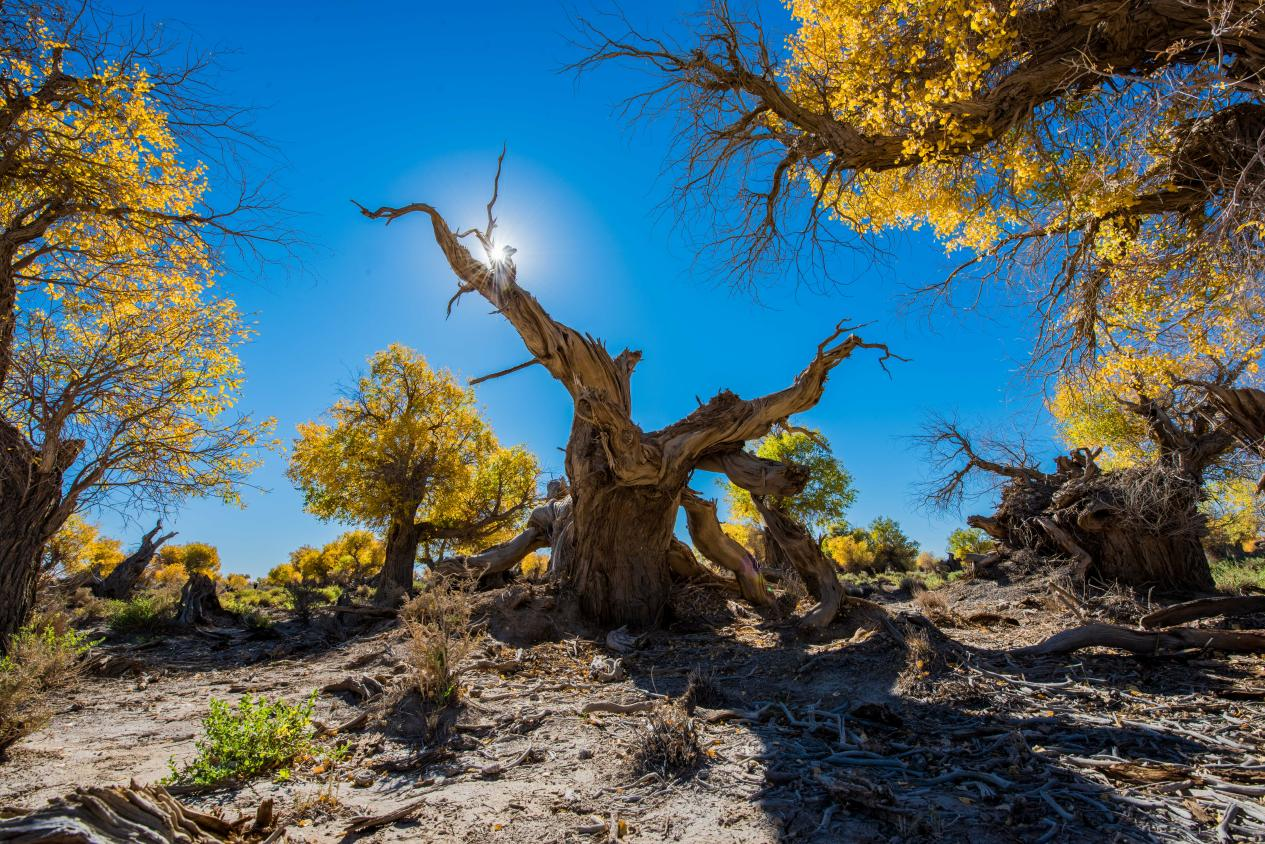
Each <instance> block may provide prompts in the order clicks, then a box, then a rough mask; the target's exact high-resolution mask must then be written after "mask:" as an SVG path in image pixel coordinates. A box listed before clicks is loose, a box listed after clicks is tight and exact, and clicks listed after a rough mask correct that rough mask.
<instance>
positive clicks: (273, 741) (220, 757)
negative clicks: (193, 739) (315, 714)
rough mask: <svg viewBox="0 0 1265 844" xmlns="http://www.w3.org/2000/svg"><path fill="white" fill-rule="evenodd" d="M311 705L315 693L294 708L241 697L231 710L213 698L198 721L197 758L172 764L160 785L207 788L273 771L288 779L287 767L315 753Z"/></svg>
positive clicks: (227, 704)
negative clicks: (199, 737)
mask: <svg viewBox="0 0 1265 844" xmlns="http://www.w3.org/2000/svg"><path fill="white" fill-rule="evenodd" d="M315 705H316V692H312V694H311V695H310V696H308V698H307V699H306V700H305V701H303V702H302V703H297V704H292V703H287V702H286V701H284V700H277V701H273V702H269V701H268V700H266V699H265V698H264V697H263V696H258V697H253V696H251V695H246V696H244V697H243V698H242V699H241V700H240V701H238V703H237V706H236V707H233V706H230V705H229V703H228V702H227V701H224V700H220V699H219V698H212V699H211V711H210V713H209V714H208V715H207V716H206V718H204V719H202V730H203V736H202V738H201V739H200V740H199V741H198V742H197V750H198V755H197V756H196V757H194V759H193V761H191V762H189V763H188V764H187V765H185V766H184V767H179V766H177V765H176V762H175V760H174V759H173V760H171V762H170V765H171V774H170V776H168V777H167V778H166V779H165V780H164V783H167V784H176V785H197V786H204V787H208V788H209V787H213V786H217V785H222V784H224V783H227V782H234V781H242V780H247V779H250V778H252V777H257V776H259V775H261V774H266V773H270V772H273V771H276V772H277V773H278V776H283V775H284V777H285V778H288V777H289V767H288V766H289V765H291V763H293V762H294V761H295V760H297V759H301V758H303V757H307V756H310V755H312V753H313V751H314V749H315V745H314V743H313V738H314V734H315V730H314V728H313V727H312V710H313V707H315Z"/></svg>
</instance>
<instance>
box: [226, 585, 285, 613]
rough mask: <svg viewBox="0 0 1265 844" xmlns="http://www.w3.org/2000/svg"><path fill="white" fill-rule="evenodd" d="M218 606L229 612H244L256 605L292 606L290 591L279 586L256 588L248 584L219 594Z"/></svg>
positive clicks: (281, 608)
mask: <svg viewBox="0 0 1265 844" xmlns="http://www.w3.org/2000/svg"><path fill="white" fill-rule="evenodd" d="M220 606H222V607H223V608H224V609H226V610H228V611H229V612H238V613H244V612H247V611H248V610H251V609H255V608H258V607H272V608H273V609H279V610H288V609H292V608H293V604H292V602H291V600H290V593H289V592H287V591H286V590H285V589H282V588H281V587H279V586H274V587H272V588H269V589H256V588H254V587H253V586H248V587H246V588H244V589H234V590H233V591H231V592H226V593H224V594H223V595H221V596H220Z"/></svg>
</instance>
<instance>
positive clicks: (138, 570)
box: [92, 519, 176, 601]
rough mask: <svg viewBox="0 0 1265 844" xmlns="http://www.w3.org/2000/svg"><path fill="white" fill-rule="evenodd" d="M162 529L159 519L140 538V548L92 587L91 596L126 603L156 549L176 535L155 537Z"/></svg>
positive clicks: (168, 534) (172, 533) (173, 532)
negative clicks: (151, 528)
mask: <svg viewBox="0 0 1265 844" xmlns="http://www.w3.org/2000/svg"><path fill="white" fill-rule="evenodd" d="M162 529H163V523H162V519H159V520H158V524H156V525H154V528H153V530H151V531H150V532H149V533H147V534H145V535H144V536H142V537H141V544H140V547H139V548H137V549H136V550H135V551H133V552H132V553H131V555H129V556H128V557H127V559H125V560H123V562H121V563H119V564H118V565H117V566H115V567H114V570H113V571H111V572H110V573H109V574H108V575H106V576H105V578H104V579H103V580H101V581H99V582H97V583H95V584H94V585H93V587H92V594H94V595H96V596H97V597H98V598H113V599H115V600H119V601H126V600H127V599H128V598H130V597H131V596H132V592H133V591H134V590H135V589H136V584H137V583H139V582H140V579H141V576H142V575H144V574H145V569H147V568H148V567H149V563H150V561H151V560H153V559H154V555H155V554H157V553H158V549H159V548H160V547H161V546H162V544H163V543H164V542H166V541H167V540H169V539H171V538H172V537H173V536H175V535H176V532H175V531H174V530H173V531H172V532H171V533H167V534H163V535H162V536H157V534H158V532H159V531H160V530H162ZM155 537H157V538H155Z"/></svg>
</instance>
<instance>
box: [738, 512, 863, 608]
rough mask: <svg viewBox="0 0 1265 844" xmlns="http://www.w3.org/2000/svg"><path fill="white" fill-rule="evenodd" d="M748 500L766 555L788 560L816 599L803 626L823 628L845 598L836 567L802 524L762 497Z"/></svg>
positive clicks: (809, 592)
mask: <svg viewBox="0 0 1265 844" xmlns="http://www.w3.org/2000/svg"><path fill="white" fill-rule="evenodd" d="M751 500H752V502H754V503H755V506H756V509H757V510H759V511H760V517H761V518H762V519H764V524H765V534H764V535H765V541H766V542H767V544H768V550H769V554H770V555H772V554H774V553H776V554H778V555H779V556H780V557H781V558H782V559H785V560H787V561H788V562H789V563H790V564H791V566H792V567H793V568H794V569H795V572H796V573H797V574H798V575H799V577H800V579H801V580H803V581H804V586H805V588H807V589H808V594H810V595H812V596H813V597H814V598H816V599H817V605H816V606H815V607H813V608H812V609H811V610H809V611H808V612H807V613H806V614H805V615H804V619H803V624H804V626H805V627H811V628H822V627H825V626H826V625H828V624H829V623H830V622H832V621H834V619H835V616H836V615H838V614H839V607H840V606H841V605H842V604H843V601H844V597H845V596H844V592H843V584H842V583H840V582H839V575H838V572H837V571H836V569H835V564H834V563H833V562H832V561H831V560H830V559H829V558H828V557H827V556H826V555H825V553H824V552H823V551H822V550H821V543H820V542H818V541H817V540H816V539H814V538H813V537H812V534H810V533H809V532H808V530H807V529H806V528H805V527H804V526H803V525H801V524H800V523H799V522H797V521H795V520H794V519H793V518H791V517H790V516H789V515H787V514H786V513H785V512H784V511H782V510H780V509H778V508H777V507H775V506H773V504H772V503H771V502H768V501H766V500H765V498H764V497H763V496H760V495H753V496H751Z"/></svg>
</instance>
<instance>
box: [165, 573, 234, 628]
mask: <svg viewBox="0 0 1265 844" xmlns="http://www.w3.org/2000/svg"><path fill="white" fill-rule="evenodd" d="M225 616H227V613H226V612H225V611H224V608H223V607H221V606H220V599H219V597H218V596H217V595H216V594H215V580H214V579H213V578H212V577H211V576H210V575H208V574H205V573H203V572H200V571H195V572H194V573H193V574H191V575H189V579H188V580H187V581H185V585H184V586H183V587H181V589H180V604H179V605H178V606H177V607H176V624H178V625H180V626H181V627H190V626H192V625H195V624H214V623H216V621H217V620H218V619H220V618H223V617H225Z"/></svg>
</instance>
